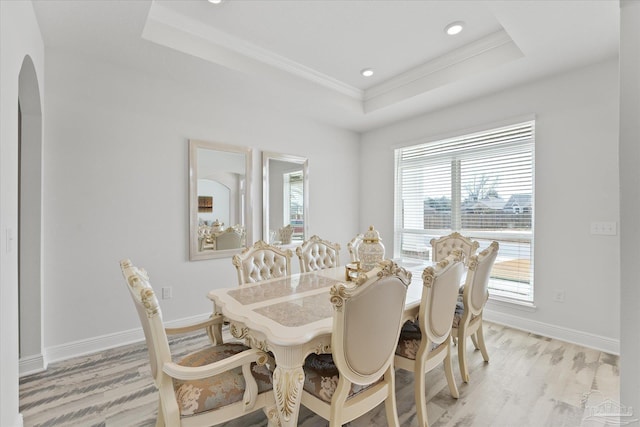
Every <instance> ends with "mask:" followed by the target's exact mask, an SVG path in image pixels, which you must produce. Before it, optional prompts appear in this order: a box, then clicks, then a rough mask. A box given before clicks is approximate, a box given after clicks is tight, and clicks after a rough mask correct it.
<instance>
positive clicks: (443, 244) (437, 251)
mask: <svg viewBox="0 0 640 427" xmlns="http://www.w3.org/2000/svg"><path fill="white" fill-rule="evenodd" d="M479 247H480V243H478V242H477V241H475V240H471V239H470V238H468V237H465V236H463V235H462V234H460V233H458V232H457V231H454V232H453V233H451V234H449V235H448V236H442V237H440V238H437V239H436V238H433V239H431V260H432V261H434V262H438V261H441V260H443V259H445V258H446V257H447V256H449V254H450V253H451V251H452V250H454V249H461V250H462V253H463V255H464V263H465V265H469V258H470V257H471V255H473V254H475V253H476V251H477V250H478V248H479Z"/></svg>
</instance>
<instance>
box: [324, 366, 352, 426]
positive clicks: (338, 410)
mask: <svg viewBox="0 0 640 427" xmlns="http://www.w3.org/2000/svg"><path fill="white" fill-rule="evenodd" d="M350 390H351V382H350V381H347V380H346V379H344V377H342V376H341V377H340V379H339V380H338V386H337V387H336V391H335V392H334V393H333V396H332V397H331V409H330V410H329V415H330V416H329V427H342V424H343V423H342V407H343V406H344V402H346V401H347V397H348V396H349V391H350Z"/></svg>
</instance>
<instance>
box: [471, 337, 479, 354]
mask: <svg viewBox="0 0 640 427" xmlns="http://www.w3.org/2000/svg"><path fill="white" fill-rule="evenodd" d="M471 342H473V346H474V347H475V348H476V350H478V349H480V347H478V340H477V339H476V334H475V333H474V334H471Z"/></svg>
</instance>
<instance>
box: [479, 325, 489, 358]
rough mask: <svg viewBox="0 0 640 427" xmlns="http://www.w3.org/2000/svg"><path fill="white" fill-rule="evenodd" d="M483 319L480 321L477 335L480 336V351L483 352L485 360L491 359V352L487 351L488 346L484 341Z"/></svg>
mask: <svg viewBox="0 0 640 427" xmlns="http://www.w3.org/2000/svg"><path fill="white" fill-rule="evenodd" d="M483 329H484V328H483V325H482V321H480V325H479V326H478V330H477V332H476V335H477V336H478V345H479V346H480V352H481V353H482V358H483V359H484V361H485V362H488V361H489V353H488V352H487V346H486V345H485V343H484V332H483Z"/></svg>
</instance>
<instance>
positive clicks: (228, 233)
mask: <svg viewBox="0 0 640 427" xmlns="http://www.w3.org/2000/svg"><path fill="white" fill-rule="evenodd" d="M251 161H252V160H251V149H250V148H246V147H237V146H233V145H226V144H219V143H215V142H205V141H196V140H189V258H190V259H191V260H192V261H195V260H201V259H210V258H224V257H231V256H233V254H235V253H238V252H240V251H241V250H242V249H243V248H245V247H246V246H247V244H251V243H252V239H251V237H252V233H251V224H252V222H251V206H250V203H251V164H252V163H251Z"/></svg>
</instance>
